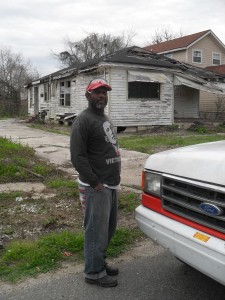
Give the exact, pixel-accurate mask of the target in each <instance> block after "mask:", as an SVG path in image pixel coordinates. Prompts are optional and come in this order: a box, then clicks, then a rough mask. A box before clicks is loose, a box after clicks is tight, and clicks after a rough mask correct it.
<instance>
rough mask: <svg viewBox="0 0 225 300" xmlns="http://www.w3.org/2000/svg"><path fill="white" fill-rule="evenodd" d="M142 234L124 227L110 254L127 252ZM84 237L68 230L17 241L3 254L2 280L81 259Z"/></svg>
mask: <svg viewBox="0 0 225 300" xmlns="http://www.w3.org/2000/svg"><path fill="white" fill-rule="evenodd" d="M140 236H141V233H140V231H139V230H137V229H136V230H132V231H131V230H129V229H127V228H120V229H118V230H117V232H116V234H115V235H114V237H113V238H112V241H111V243H110V246H109V248H108V251H107V256H108V257H116V256H119V255H120V254H122V253H124V251H126V250H127V249H128V247H129V246H130V245H131V244H132V243H133V242H134V240H135V239H138V238H139V237H140ZM83 245H84V238H83V234H82V233H72V232H68V231H64V232H61V233H53V234H49V235H46V236H42V237H41V238H39V239H38V240H36V241H31V240H28V241H26V240H25V241H14V242H12V243H11V244H9V245H8V246H7V247H6V249H5V251H4V253H3V254H2V255H1V256H0V279H1V280H2V281H9V282H17V281H18V280H19V279H21V278H25V277H28V276H36V275H38V274H40V273H45V272H48V271H50V270H53V269H56V268H58V267H60V262H62V261H63V260H64V261H66V260H68V259H70V261H71V260H72V261H77V260H78V261H81V260H82V258H83Z"/></svg>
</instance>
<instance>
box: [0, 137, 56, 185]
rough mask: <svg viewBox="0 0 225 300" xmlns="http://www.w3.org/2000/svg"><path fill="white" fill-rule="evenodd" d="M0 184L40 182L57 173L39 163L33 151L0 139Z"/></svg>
mask: <svg viewBox="0 0 225 300" xmlns="http://www.w3.org/2000/svg"><path fill="white" fill-rule="evenodd" d="M0 165H1V168H0V183H7V182H21V181H25V182H26V181H40V180H43V177H46V178H47V177H52V176H54V175H55V174H56V172H59V171H58V170H56V169H55V168H54V167H53V166H51V165H50V164H47V163H46V162H44V161H40V160H39V159H38V158H37V157H36V155H35V151H34V149H32V148H30V147H28V146H24V145H22V144H20V143H13V142H12V141H10V140H8V139H6V138H3V137H0Z"/></svg>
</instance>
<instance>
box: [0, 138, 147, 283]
mask: <svg viewBox="0 0 225 300" xmlns="http://www.w3.org/2000/svg"><path fill="white" fill-rule="evenodd" d="M0 148H1V151H0V164H1V168H0V182H1V183H7V182H19V181H31V180H33V181H42V182H43V183H44V184H45V186H46V191H45V192H44V195H45V196H46V195H48V193H50V194H51V193H53V195H55V196H53V198H50V199H47V200H45V199H44V198H38V199H35V198H34V199H33V198H32V192H20V191H15V192H10V193H4V192H3V193H0V219H1V220H2V229H1V234H3V235H8V236H9V237H10V240H11V241H10V242H9V241H8V242H7V243H5V247H4V249H3V250H1V251H0V280H2V281H8V282H17V281H18V280H21V279H24V278H26V277H29V276H37V275H38V274H40V273H44V272H48V271H51V270H54V269H56V268H59V267H60V266H61V263H62V262H63V261H68V260H70V261H71V260H72V261H73V262H74V263H76V262H77V261H82V259H83V240H84V237H83V230H82V219H83V217H82V213H81V208H80V206H79V194H78V185H77V182H76V181H75V180H74V179H70V178H67V177H66V175H65V174H62V173H60V172H59V171H58V170H57V169H55V167H54V166H52V165H50V164H48V163H46V162H44V161H41V160H39V159H38V158H37V157H36V155H35V152H34V151H33V149H31V148H29V147H28V146H24V145H22V144H20V143H13V142H12V141H10V140H7V139H5V138H0ZM37 175H38V176H37ZM17 198H21V199H22V200H20V201H19V202H18V201H17V200H16V199H17ZM139 203H140V200H139V198H138V196H137V195H136V194H135V193H129V192H123V193H121V199H120V203H119V210H120V211H123V216H125V217H126V216H127V215H128V214H131V213H132V214H133V211H134V209H135V207H137V206H138V205H139ZM30 208H31V211H29V209H30ZM24 209H25V211H24ZM28 211H29V213H27V212H28ZM75 222H76V223H77V224H78V226H77V227H76V228H78V229H75V227H74V223H75ZM71 224H72V225H71ZM31 227H32V228H31ZM28 228H29V229H30V232H32V230H33V229H34V231H35V230H36V228H37V229H38V228H39V230H40V232H39V233H38V234H36V235H35V234H34V235H32V234H31V235H30V234H28V235H26V232H27V229H28ZM65 228H66V229H65ZM68 229H69V230H68ZM20 233H21V236H20V235H19V234H20ZM142 236H143V235H142V233H141V232H140V230H138V229H137V228H132V229H130V228H125V227H120V228H118V229H117V231H116V234H115V235H114V237H113V239H112V241H111V243H110V246H109V248H108V252H107V255H108V257H116V256H118V255H120V254H122V253H124V252H125V251H126V250H127V249H128V248H129V247H130V246H131V245H132V244H133V243H134V242H135V241H136V240H137V239H139V238H141V237H142ZM15 237H17V238H16V240H15ZM65 253H69V255H71V256H66V255H65Z"/></svg>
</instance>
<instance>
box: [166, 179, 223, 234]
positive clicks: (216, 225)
mask: <svg viewBox="0 0 225 300" xmlns="http://www.w3.org/2000/svg"><path fill="white" fill-rule="evenodd" d="M201 203H210V204H213V205H216V207H218V208H220V209H221V214H220V215H212V214H208V213H206V212H204V210H202V209H201V208H200V204H201ZM162 204H163V208H164V209H165V210H167V211H170V212H172V213H174V214H176V215H179V216H182V217H184V218H186V219H188V220H192V221H195V222H196V223H199V224H202V225H204V226H207V227H209V228H213V229H215V230H217V231H220V232H224V233H225V192H221V191H219V190H217V188H216V187H215V189H214V188H212V189H209V188H206V187H199V186H198V185H197V184H196V185H195V184H192V183H191V184H190V183H189V182H185V181H182V180H177V179H174V178H169V177H165V176H163V179H162Z"/></svg>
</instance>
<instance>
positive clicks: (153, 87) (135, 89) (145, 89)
mask: <svg viewBox="0 0 225 300" xmlns="http://www.w3.org/2000/svg"><path fill="white" fill-rule="evenodd" d="M140 90H142V93H141V92H140ZM151 93H153V94H154V96H151ZM160 95H161V83H160V82H146V81H130V82H128V83H127V100H128V101H133V100H141V101H146V100H157V101H159V100H160V99H161V97H160Z"/></svg>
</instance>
